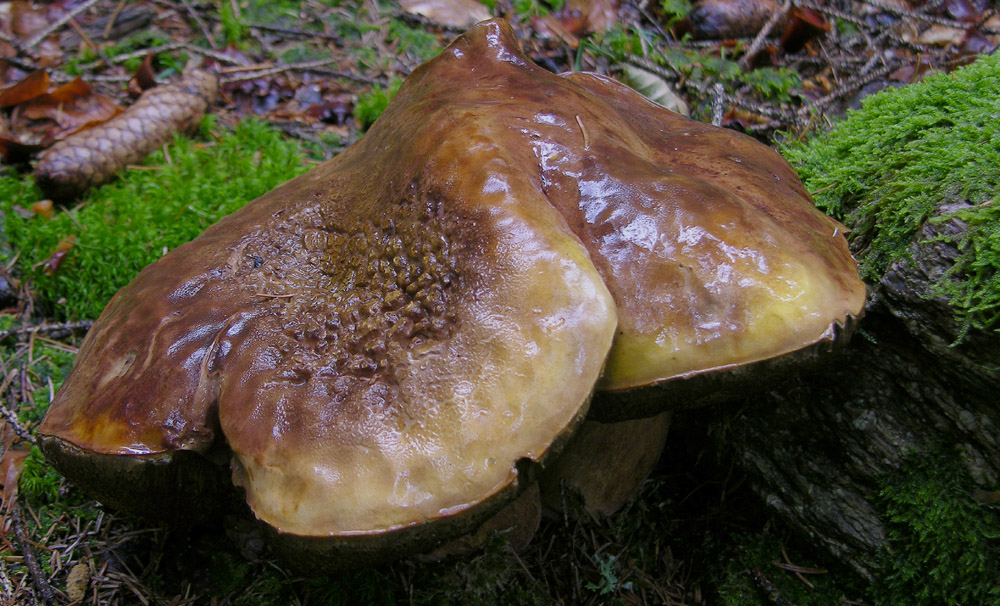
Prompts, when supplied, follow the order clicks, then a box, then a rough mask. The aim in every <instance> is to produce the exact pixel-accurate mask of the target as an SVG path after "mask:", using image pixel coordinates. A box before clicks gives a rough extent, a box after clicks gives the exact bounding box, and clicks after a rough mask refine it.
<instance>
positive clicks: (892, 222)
mask: <svg viewBox="0 0 1000 606" xmlns="http://www.w3.org/2000/svg"><path fill="white" fill-rule="evenodd" d="M998 115H1000V57H998V56H996V55H993V56H987V57H983V58H981V59H980V60H978V61H976V62H975V63H973V64H972V65H970V66H968V67H965V68H963V69H960V70H957V71H955V72H953V73H951V74H947V75H945V74H941V75H936V76H932V77H929V78H927V79H926V80H925V81H923V82H921V83H918V84H913V85H911V86H907V87H904V88H899V89H892V90H888V91H885V92H882V93H879V94H877V95H873V96H870V97H868V98H867V99H866V100H865V102H864V105H863V108H862V109H861V110H859V111H856V112H853V113H851V114H849V115H848V117H847V118H846V119H844V120H843V121H841V122H840V123H838V124H837V125H836V126H835V127H834V128H833V129H832V130H830V131H829V132H827V133H824V134H822V135H819V136H816V137H813V138H812V139H810V140H809V141H807V142H805V143H790V144H788V145H786V146H785V148H784V150H783V151H784V153H785V155H786V156H787V157H788V159H789V160H790V161H791V163H792V164H793V165H795V166H796V167H797V169H798V171H799V174H800V176H801V177H802V180H803V182H804V183H805V185H806V187H807V188H808V189H809V190H810V191H813V192H816V194H815V198H816V203H817V205H818V206H819V207H820V208H821V209H823V210H824V211H826V212H828V213H830V214H832V215H834V216H836V217H837V218H838V219H840V220H841V221H843V222H844V223H845V224H846V225H847V226H848V227H849V228H850V229H851V230H852V231H851V234H850V238H851V239H852V241H853V242H854V243H855V247H856V248H860V253H859V260H860V262H861V268H862V271H863V273H864V275H865V276H866V277H867V278H869V279H873V280H877V279H878V278H879V277H880V276H881V275H882V273H883V272H884V271H885V269H886V268H887V267H888V266H889V264H891V263H892V262H893V261H895V260H897V259H899V258H901V257H905V256H906V254H907V249H908V247H909V245H910V244H911V242H912V241H913V239H914V237H916V236H917V234H918V233H919V231H920V229H921V227H922V226H923V225H924V224H925V223H926V222H928V221H932V222H937V221H948V220H951V219H953V218H955V217H957V218H959V219H961V220H963V221H965V222H966V223H967V224H968V229H967V230H966V231H965V233H964V234H963V235H962V236H961V237H960V238H958V239H957V240H956V241H955V244H956V245H957V246H958V248H959V250H960V251H961V255H960V257H959V258H958V260H957V261H956V263H955V266H954V268H953V269H952V270H951V271H950V272H949V273H948V274H947V275H946V276H945V277H944V278H943V279H942V280H940V281H939V282H938V283H937V284H936V286H935V293H934V294H937V295H943V296H945V297H947V298H949V300H950V301H951V304H952V305H953V306H954V309H955V313H956V316H957V317H958V319H959V320H960V321H962V322H964V323H966V325H967V327H970V326H971V327H976V328H987V329H988V328H993V327H996V326H997V324H998V322H1000V205H995V204H992V201H993V198H994V197H995V196H996V192H997V191H998V189H1000V137H997V136H996V131H997V116H998ZM955 202H961V203H968V204H971V207H968V208H966V209H963V210H959V211H946V210H942V206H945V207H946V208H947V205H948V204H951V203H955Z"/></svg>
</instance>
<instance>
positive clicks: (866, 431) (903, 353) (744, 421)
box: [709, 220, 1000, 579]
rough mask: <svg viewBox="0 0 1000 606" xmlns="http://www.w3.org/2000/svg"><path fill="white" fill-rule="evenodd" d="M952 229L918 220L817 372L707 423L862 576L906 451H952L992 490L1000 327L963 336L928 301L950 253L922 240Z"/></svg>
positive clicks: (998, 471) (785, 509)
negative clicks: (855, 325) (847, 339)
mask: <svg viewBox="0 0 1000 606" xmlns="http://www.w3.org/2000/svg"><path fill="white" fill-rule="evenodd" d="M962 229H964V225H963V224H962V223H961V222H960V221H957V220H956V221H951V222H948V223H939V224H933V225H926V226H925V227H924V228H923V231H922V233H921V234H920V235H919V236H918V237H917V238H916V239H915V242H914V244H913V245H912V246H911V248H910V253H911V256H910V258H909V259H903V260H900V261H897V262H895V263H894V264H892V265H891V266H890V267H889V269H888V270H887V271H886V272H885V273H884V275H883V276H882V279H881V280H880V281H879V282H878V283H876V284H869V305H868V308H867V313H866V317H865V318H864V320H863V321H862V323H861V328H860V331H859V334H856V335H855V337H854V341H853V342H852V343H851V345H850V346H849V347H848V348H846V350H844V351H841V352H839V354H836V355H835V356H834V357H833V358H831V360H830V362H829V363H828V364H827V365H826V367H825V368H823V369H821V370H817V371H812V372H809V373H808V374H801V375H799V376H798V377H795V378H794V379H792V380H791V381H790V382H788V383H783V384H781V385H776V386H775V387H774V388H773V389H772V390H771V391H769V392H767V393H765V394H762V395H760V396H757V397H754V398H753V399H752V400H748V401H746V402H744V403H743V404H742V406H740V407H739V410H738V414H737V415H736V416H735V417H734V416H733V413H734V408H733V407H732V406H730V407H723V408H722V409H720V410H719V411H718V412H717V413H715V414H714V415H713V421H711V423H712V427H710V429H709V433H710V435H713V436H715V439H716V440H717V446H718V448H720V449H724V450H725V451H726V452H728V453H730V454H732V455H733V456H735V458H736V461H737V464H738V465H739V466H740V467H742V468H743V469H744V471H745V472H746V473H747V475H748V478H749V479H750V482H751V485H752V487H753V489H754V491H755V492H756V493H757V494H758V495H759V496H760V497H761V498H762V500H763V501H764V502H765V503H766V504H767V505H768V507H769V508H770V509H771V510H772V511H773V512H774V513H775V514H777V515H778V516H779V517H780V518H782V519H784V521H785V522H787V524H789V525H790V526H791V527H792V528H793V529H795V530H797V531H798V532H799V533H801V535H803V537H804V538H806V539H807V540H809V541H810V542H811V543H812V544H815V545H817V546H820V547H822V548H825V549H826V550H828V551H829V552H830V553H831V554H832V555H833V556H835V557H836V558H837V559H839V560H840V561H842V562H843V563H845V564H847V565H849V566H850V567H851V568H853V569H854V570H855V571H857V572H858V573H859V574H861V575H862V576H864V577H866V578H868V579H873V578H876V577H877V576H878V567H877V556H878V553H879V550H880V548H881V547H882V546H883V544H884V542H885V537H886V531H885V524H884V520H882V519H881V518H880V516H879V511H878V507H877V505H876V498H875V497H876V496H877V494H878V491H879V490H880V486H881V485H882V484H883V480H884V478H886V477H888V474H892V473H893V472H894V471H897V470H898V469H899V467H900V464H901V462H902V460H903V458H904V456H906V455H907V454H910V453H914V452H916V453H919V452H924V451H926V450H928V449H930V448H932V447H935V446H937V445H940V444H949V445H954V447H955V449H956V454H958V455H959V456H960V457H961V460H962V461H963V463H964V464H965V466H966V468H967V470H968V472H969V474H970V475H971V477H972V478H973V479H974V480H975V482H976V483H977V484H978V485H979V487H980V488H981V489H983V490H986V491H995V490H997V488H1000V486H998V483H1000V440H998V431H997V428H998V427H1000V406H998V405H997V402H998V401H1000V333H998V332H996V331H992V330H969V331H968V332H967V333H966V334H965V335H964V337H963V336H962V335H963V324H962V323H961V322H960V321H958V320H956V319H955V316H954V308H953V307H952V306H951V305H949V303H948V301H947V300H945V299H943V298H941V297H936V296H934V295H933V292H934V290H933V284H934V283H935V282H936V281H937V280H938V279H939V278H941V276H942V275H943V274H944V272H946V271H947V270H948V269H949V268H950V267H951V266H952V264H953V262H954V259H955V258H956V257H957V255H958V250H957V249H956V247H955V246H954V245H953V244H951V243H948V242H945V241H933V242H932V241H930V240H932V239H933V238H935V237H937V236H939V235H942V234H944V235H956V234H959V233H960V232H961V230H962ZM960 337H961V339H960Z"/></svg>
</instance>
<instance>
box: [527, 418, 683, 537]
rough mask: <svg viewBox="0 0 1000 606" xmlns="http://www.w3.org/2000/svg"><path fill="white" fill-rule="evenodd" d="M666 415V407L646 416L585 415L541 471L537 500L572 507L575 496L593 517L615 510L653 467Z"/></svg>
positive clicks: (559, 507) (660, 449)
mask: <svg viewBox="0 0 1000 606" xmlns="http://www.w3.org/2000/svg"><path fill="white" fill-rule="evenodd" d="M672 415H673V413H672V412H670V411H667V412H661V413H660V414H658V415H656V416H655V417H651V418H648V419H632V420H627V421H615V422H611V423H601V422H600V421H591V420H587V421H585V422H584V424H583V427H581V428H580V431H578V432H577V433H576V434H574V436H573V438H572V440H571V441H570V443H569V444H567V445H566V450H565V451H563V454H562V455H561V456H560V457H559V458H558V459H557V460H556V461H555V463H553V464H552V465H550V466H549V467H547V468H546V469H545V471H544V472H543V474H542V478H541V480H540V481H539V483H540V485H541V488H542V503H543V504H544V505H545V506H546V507H548V508H549V509H552V510H554V511H559V512H566V513H572V512H573V511H574V509H573V507H572V502H573V500H579V502H580V504H581V505H582V506H583V509H584V510H585V511H586V512H587V513H588V514H590V515H591V516H594V517H600V516H605V517H607V516H611V515H612V514H614V513H615V512H617V511H618V510H619V509H621V508H622V506H623V505H625V504H626V503H627V502H628V501H629V499H631V498H632V497H634V496H635V494H636V492H637V491H638V490H639V487H640V486H641V485H642V482H643V481H644V480H645V479H646V477H647V476H649V473H650V472H651V471H652V470H653V468H654V467H656V463H657V461H659V459H660V453H662V452H663V447H664V446H665V445H666V443H667V432H668V431H669V429H670V418H671V416H672ZM567 501H569V502H567Z"/></svg>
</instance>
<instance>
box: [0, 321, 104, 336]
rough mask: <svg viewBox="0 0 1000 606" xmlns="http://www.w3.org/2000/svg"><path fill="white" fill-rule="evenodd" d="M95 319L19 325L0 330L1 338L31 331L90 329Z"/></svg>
mask: <svg viewBox="0 0 1000 606" xmlns="http://www.w3.org/2000/svg"><path fill="white" fill-rule="evenodd" d="M93 324H94V321H93V320H80V321H79V322H60V323H57V324H37V325H35V326H18V327H17V328H10V329H8V330H0V339H6V338H7V337H10V336H14V335H27V334H31V333H44V334H51V333H70V332H73V331H77V330H88V329H90V327H91V326H93Z"/></svg>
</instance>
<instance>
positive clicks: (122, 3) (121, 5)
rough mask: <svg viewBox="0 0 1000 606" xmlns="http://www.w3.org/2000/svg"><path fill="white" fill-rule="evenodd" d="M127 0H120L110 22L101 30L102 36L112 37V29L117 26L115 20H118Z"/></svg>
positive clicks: (105, 37)
mask: <svg viewBox="0 0 1000 606" xmlns="http://www.w3.org/2000/svg"><path fill="white" fill-rule="evenodd" d="M126 1H127V0H118V6H116V7H115V10H114V11H113V12H112V13H111V18H110V19H108V24H107V25H105V26H104V31H103V32H101V36H102V37H103V38H104V39H105V40H107V39H108V38H110V37H111V30H113V29H114V28H115V21H117V20H118V15H120V14H121V12H122V9H123V8H125V2H126Z"/></svg>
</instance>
